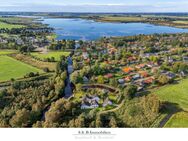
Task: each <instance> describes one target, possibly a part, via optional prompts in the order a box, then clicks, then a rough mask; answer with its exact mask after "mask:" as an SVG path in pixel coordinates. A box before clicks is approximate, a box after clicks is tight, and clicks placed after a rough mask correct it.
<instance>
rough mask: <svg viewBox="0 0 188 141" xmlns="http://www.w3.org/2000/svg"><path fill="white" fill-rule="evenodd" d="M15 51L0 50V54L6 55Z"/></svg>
mask: <svg viewBox="0 0 188 141" xmlns="http://www.w3.org/2000/svg"><path fill="white" fill-rule="evenodd" d="M15 52H16V51H15V50H0V55H8V54H12V53H15Z"/></svg>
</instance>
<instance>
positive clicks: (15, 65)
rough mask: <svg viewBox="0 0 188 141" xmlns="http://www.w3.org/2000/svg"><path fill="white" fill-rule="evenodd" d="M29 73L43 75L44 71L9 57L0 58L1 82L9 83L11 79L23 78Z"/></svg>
mask: <svg viewBox="0 0 188 141" xmlns="http://www.w3.org/2000/svg"><path fill="white" fill-rule="evenodd" d="M29 72H39V73H42V70H39V69H37V68H35V67H32V66H30V65H27V64H24V63H22V62H20V61H17V60H15V59H13V58H11V57H8V56H0V82H1V81H8V80H10V79H11V78H14V79H17V78H22V77H24V75H26V74H27V73H29Z"/></svg>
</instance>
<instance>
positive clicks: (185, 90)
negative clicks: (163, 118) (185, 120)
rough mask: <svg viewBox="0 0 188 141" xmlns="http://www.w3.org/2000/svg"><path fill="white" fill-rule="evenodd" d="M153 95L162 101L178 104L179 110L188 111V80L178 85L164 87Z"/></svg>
mask: <svg viewBox="0 0 188 141" xmlns="http://www.w3.org/2000/svg"><path fill="white" fill-rule="evenodd" d="M153 93H155V94H157V95H158V96H159V98H160V99H161V100H162V101H168V102H171V103H175V104H178V106H179V107H180V108H182V109H183V110H186V111H188V79H184V80H182V81H180V82H179V83H178V84H173V85H167V86H164V87H162V88H160V89H158V90H156V91H154V92H153Z"/></svg>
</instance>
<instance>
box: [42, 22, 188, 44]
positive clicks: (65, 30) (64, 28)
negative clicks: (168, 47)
mask: <svg viewBox="0 0 188 141" xmlns="http://www.w3.org/2000/svg"><path fill="white" fill-rule="evenodd" d="M43 23H44V24H48V25H49V26H50V27H53V28H55V32H56V34H57V35H58V37H57V39H58V40H61V39H75V40H80V39H82V40H96V39H99V38H100V37H104V36H106V37H110V36H130V35H138V34H154V33H182V32H188V29H180V28H174V27H168V26H157V25H153V24H146V23H103V22H95V21H92V20H85V19H63V18H62V19H44V21H43Z"/></svg>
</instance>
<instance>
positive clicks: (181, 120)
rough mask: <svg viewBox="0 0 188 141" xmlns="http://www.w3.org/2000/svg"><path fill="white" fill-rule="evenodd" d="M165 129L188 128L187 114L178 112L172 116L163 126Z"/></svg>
mask: <svg viewBox="0 0 188 141" xmlns="http://www.w3.org/2000/svg"><path fill="white" fill-rule="evenodd" d="M165 127H166V128H169V127H176V128H187V127H188V113H187V112H179V113H176V114H174V115H173V116H172V117H171V118H170V120H168V122H167V123H166V124H165Z"/></svg>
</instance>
